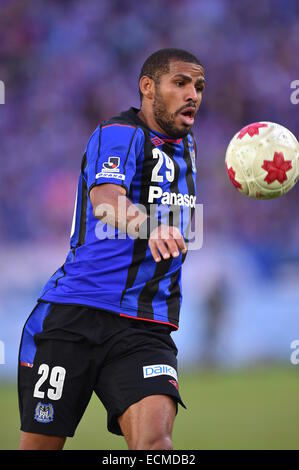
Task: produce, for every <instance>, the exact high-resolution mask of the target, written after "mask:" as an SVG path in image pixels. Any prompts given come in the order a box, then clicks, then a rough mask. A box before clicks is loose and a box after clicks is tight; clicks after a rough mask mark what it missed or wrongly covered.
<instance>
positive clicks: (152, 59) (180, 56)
mask: <svg viewBox="0 0 299 470" xmlns="http://www.w3.org/2000/svg"><path fill="white" fill-rule="evenodd" d="M172 60H180V61H182V62H191V63H193V64H198V65H200V66H201V67H203V65H202V64H201V63H200V61H199V60H198V58H197V57H195V55H193V54H191V53H190V52H188V51H185V50H184V49H160V50H159V51H156V52H154V53H153V54H151V55H150V56H149V57H148V58H147V59H146V61H145V62H144V64H143V66H142V68H141V72H140V75H139V78H138V83H139V82H140V79H141V77H143V76H144V75H146V76H147V77H150V78H151V79H152V80H154V82H155V84H157V83H159V80H160V77H161V75H163V74H165V73H168V72H169V64H170V62H171V61H172ZM139 96H140V101H142V98H143V95H142V93H141V90H140V87H139Z"/></svg>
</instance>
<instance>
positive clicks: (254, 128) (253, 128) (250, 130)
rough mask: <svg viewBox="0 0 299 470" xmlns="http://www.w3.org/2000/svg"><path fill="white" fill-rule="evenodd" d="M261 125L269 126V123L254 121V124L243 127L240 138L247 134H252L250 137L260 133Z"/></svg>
mask: <svg viewBox="0 0 299 470" xmlns="http://www.w3.org/2000/svg"><path fill="white" fill-rule="evenodd" d="M261 127H268V125H267V124H264V123H262V122H254V123H253V124H249V126H245V127H243V129H241V130H240V132H239V135H238V139H242V137H244V135H246V134H248V135H250V137H253V136H254V135H259V129H260V128H261Z"/></svg>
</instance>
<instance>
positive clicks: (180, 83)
mask: <svg viewBox="0 0 299 470" xmlns="http://www.w3.org/2000/svg"><path fill="white" fill-rule="evenodd" d="M175 84H176V85H177V86H183V85H184V82H182V81H177V82H175Z"/></svg>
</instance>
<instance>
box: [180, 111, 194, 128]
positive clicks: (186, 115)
mask: <svg viewBox="0 0 299 470" xmlns="http://www.w3.org/2000/svg"><path fill="white" fill-rule="evenodd" d="M195 112H196V111H195V108H194V107H193V106H189V107H188V108H184V109H183V110H182V111H181V112H180V113H179V115H180V116H181V119H182V121H183V123H184V124H185V126H193V124H194V118H195Z"/></svg>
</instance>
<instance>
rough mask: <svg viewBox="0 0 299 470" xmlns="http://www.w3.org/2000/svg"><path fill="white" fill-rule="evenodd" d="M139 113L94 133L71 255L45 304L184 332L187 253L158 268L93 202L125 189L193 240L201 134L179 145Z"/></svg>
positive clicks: (144, 247)
mask: <svg viewBox="0 0 299 470" xmlns="http://www.w3.org/2000/svg"><path fill="white" fill-rule="evenodd" d="M137 113H138V110H137V109H135V108H130V109H129V110H128V111H126V112H123V113H121V114H120V115H119V116H116V117H114V118H112V119H110V120H108V121H105V122H103V123H102V124H101V125H99V126H98V127H97V128H96V130H95V131H94V132H93V134H92V135H91V137H90V139H89V142H88V144H87V147H86V151H85V153H84V156H83V159H82V165H81V172H80V176H79V183H78V189H77V196H76V203H75V211H74V217H73V224H72V232H71V239H70V250H69V253H68V255H67V257H66V260H65V262H64V264H63V265H62V266H61V267H60V268H59V269H58V270H57V271H56V272H55V273H54V274H53V275H52V277H51V278H50V279H49V281H48V282H47V284H46V285H45V287H44V289H43V291H42V293H41V296H40V298H39V300H40V301H47V302H55V303H62V304H76V305H86V306H90V307H94V308H98V309H104V310H106V311H110V312H111V313H115V314H118V315H122V316H128V317H130V318H135V319H139V320H144V321H154V322H159V323H166V324H169V325H170V326H171V327H172V329H177V328H178V326H179V312H180V306H181V302H182V292H181V268H182V264H183V262H184V260H185V257H186V255H183V254H182V253H180V255H179V257H177V258H173V257H170V258H169V259H168V260H164V259H162V260H161V262H159V263H156V262H155V260H154V259H153V256H152V254H151V251H150V248H149V246H148V240H147V239H140V238H135V239H134V238H133V237H132V236H129V235H128V234H125V233H123V232H120V231H118V229H117V228H114V227H113V226H111V225H107V224H106V223H105V222H103V221H101V220H99V219H98V218H96V217H95V216H94V213H93V208H92V205H91V201H90V197H89V194H90V191H91V189H92V188H93V187H94V186H97V185H101V184H105V183H112V184H117V185H121V186H122V187H124V188H125V189H126V193H127V197H128V198H129V199H130V200H131V201H132V202H133V203H135V204H142V205H143V207H144V208H145V210H146V211H147V212H148V213H149V214H151V215H152V214H153V212H152V211H153V207H154V214H155V217H156V218H157V219H159V220H161V221H163V222H164V223H168V224H170V225H171V224H173V225H174V224H175V225H179V228H180V230H181V232H182V233H183V236H184V238H185V240H186V242H187V239H188V233H189V229H190V224H191V219H192V215H193V211H194V208H195V201H196V166H195V155H196V144H195V141H194V138H193V135H192V134H191V133H189V134H188V135H187V136H186V137H184V138H180V139H171V138H169V137H167V136H165V135H162V134H160V133H158V132H156V131H153V130H151V129H150V128H148V127H147V126H146V124H145V123H144V122H143V121H142V120H141V119H140V118H139V117H138V114H137ZM176 216H178V217H176ZM174 220H176V223H174ZM177 221H179V222H178V223H177Z"/></svg>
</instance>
